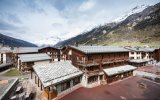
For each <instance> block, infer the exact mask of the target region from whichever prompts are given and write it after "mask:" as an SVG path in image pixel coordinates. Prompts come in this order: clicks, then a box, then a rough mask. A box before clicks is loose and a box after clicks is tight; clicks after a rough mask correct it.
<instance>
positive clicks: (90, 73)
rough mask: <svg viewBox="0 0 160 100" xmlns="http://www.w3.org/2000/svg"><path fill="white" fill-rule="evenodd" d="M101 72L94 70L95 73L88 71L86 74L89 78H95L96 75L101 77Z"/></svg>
mask: <svg viewBox="0 0 160 100" xmlns="http://www.w3.org/2000/svg"><path fill="white" fill-rule="evenodd" d="M99 72H100V69H96V70H93V71H86V74H87V75H88V76H94V75H99Z"/></svg>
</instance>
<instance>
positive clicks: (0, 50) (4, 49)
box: [0, 47, 12, 53]
mask: <svg viewBox="0 0 160 100" xmlns="http://www.w3.org/2000/svg"><path fill="white" fill-rule="evenodd" d="M10 52H12V50H11V48H10V47H0V53H10Z"/></svg>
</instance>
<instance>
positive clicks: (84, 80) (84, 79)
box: [81, 74, 88, 87]
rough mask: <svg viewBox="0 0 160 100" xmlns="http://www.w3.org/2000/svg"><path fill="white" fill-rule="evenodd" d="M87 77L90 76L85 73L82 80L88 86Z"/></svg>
mask: <svg viewBox="0 0 160 100" xmlns="http://www.w3.org/2000/svg"><path fill="white" fill-rule="evenodd" d="M87 78H88V77H87V76H86V75H85V74H83V76H82V80H81V84H82V85H83V86H84V87H87V84H88V82H87Z"/></svg>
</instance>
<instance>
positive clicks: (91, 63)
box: [77, 57, 129, 66]
mask: <svg viewBox="0 0 160 100" xmlns="http://www.w3.org/2000/svg"><path fill="white" fill-rule="evenodd" d="M128 60H129V58H128V57H125V58H111V59H102V60H89V61H77V64H78V65H81V66H94V65H99V64H100V63H102V64H110V63H114V62H123V61H128Z"/></svg>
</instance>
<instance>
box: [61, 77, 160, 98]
mask: <svg viewBox="0 0 160 100" xmlns="http://www.w3.org/2000/svg"><path fill="white" fill-rule="evenodd" d="M159 91H160V84H157V83H154V82H152V81H150V80H147V79H144V78H141V77H136V76H135V77H130V78H128V79H125V80H123V81H119V82H116V83H112V84H107V85H101V86H98V87H95V88H79V89H77V90H75V91H73V92H72V93H70V94H68V95H66V96H64V97H59V99H60V100H159V98H160V94H159Z"/></svg>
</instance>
